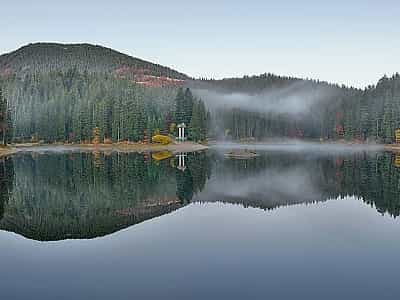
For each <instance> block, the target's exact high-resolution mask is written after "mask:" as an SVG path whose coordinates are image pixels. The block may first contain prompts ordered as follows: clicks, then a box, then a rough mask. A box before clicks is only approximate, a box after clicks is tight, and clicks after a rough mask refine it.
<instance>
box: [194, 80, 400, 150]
mask: <svg viewBox="0 0 400 300" xmlns="http://www.w3.org/2000/svg"><path fill="white" fill-rule="evenodd" d="M190 86H191V87H192V88H193V90H194V93H195V94H197V95H199V96H201V97H202V99H203V100H204V101H205V102H206V104H207V105H208V106H211V107H213V108H214V109H213V110H212V111H213V118H212V119H213V123H214V124H213V128H215V129H216V132H215V131H214V132H213V133H212V134H214V135H215V136H218V137H220V138H221V137H223V138H228V139H233V140H240V139H248V138H253V139H257V140H263V139H268V138H271V137H289V138H309V139H320V138H322V139H346V140H360V141H367V140H368V141H377V142H386V143H390V142H393V140H394V131H395V129H397V128H399V127H400V120H399V118H400V76H399V74H395V75H393V76H392V77H390V78H388V77H386V76H385V77H383V78H382V79H381V80H380V81H379V82H378V83H377V85H375V86H369V87H367V88H365V89H364V90H360V89H355V88H348V87H345V86H339V85H333V84H328V83H325V82H319V81H315V80H303V79H298V78H290V77H280V76H276V75H273V74H262V75H260V76H252V77H247V76H245V77H243V78H230V79H224V80H200V81H192V82H191V84H190Z"/></svg>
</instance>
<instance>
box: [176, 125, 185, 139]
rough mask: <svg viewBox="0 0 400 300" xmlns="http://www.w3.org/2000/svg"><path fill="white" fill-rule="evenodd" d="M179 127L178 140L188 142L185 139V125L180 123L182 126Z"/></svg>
mask: <svg viewBox="0 0 400 300" xmlns="http://www.w3.org/2000/svg"><path fill="white" fill-rule="evenodd" d="M177 127H178V137H177V138H176V139H177V140H178V141H181V142H183V141H184V140H186V137H185V128H186V125H185V123H180V124H178V126H177Z"/></svg>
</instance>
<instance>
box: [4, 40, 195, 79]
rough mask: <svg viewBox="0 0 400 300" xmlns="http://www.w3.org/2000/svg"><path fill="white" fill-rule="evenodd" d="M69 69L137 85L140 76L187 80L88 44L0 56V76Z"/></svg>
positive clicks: (40, 46)
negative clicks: (130, 78)
mask: <svg viewBox="0 0 400 300" xmlns="http://www.w3.org/2000/svg"><path fill="white" fill-rule="evenodd" d="M70 69H77V70H78V71H80V72H85V71H86V72H89V73H114V74H116V75H118V76H135V78H136V80H137V81H145V80H143V76H144V79H146V78H147V77H148V76H156V77H166V78H167V79H177V80H186V79H188V76H187V75H185V74H183V73H179V72H178V71H175V70H173V69H171V68H168V67H164V66H161V65H158V64H153V63H151V62H148V61H144V60H141V59H138V58H135V57H131V56H129V55H126V54H123V53H120V52H117V51H115V50H112V49H109V48H105V47H102V46H97V45H90V44H57V43H35V44H29V45H27V46H23V47H21V48H20V49H18V50H16V51H13V52H10V53H7V54H3V55H0V75H3V76H5V75H13V74H15V75H17V76H24V75H26V74H34V73H42V74H43V73H50V72H56V71H62V72H65V71H68V70H70Z"/></svg>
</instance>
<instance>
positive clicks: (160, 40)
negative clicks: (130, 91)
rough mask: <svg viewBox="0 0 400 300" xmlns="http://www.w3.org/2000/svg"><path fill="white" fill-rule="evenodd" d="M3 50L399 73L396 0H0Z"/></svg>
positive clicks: (196, 72) (344, 77) (346, 75)
mask: <svg viewBox="0 0 400 300" xmlns="http://www.w3.org/2000/svg"><path fill="white" fill-rule="evenodd" d="M0 11H1V13H0V53H5V52H9V51H12V50H15V49H17V48H19V47H20V46H22V45H24V44H27V43H32V42H39V41H42V42H65V43H76V42H87V43H93V44H99V45H103V46H107V47H110V48H113V49H115V50H118V51H121V52H124V53H126V54H129V55H132V56H136V57H139V58H142V59H146V60H149V61H152V62H156V63H159V64H162V65H166V66H169V67H172V68H175V69H177V70H178V71H181V72H183V73H186V74H188V75H190V76H193V77H213V78H222V77H235V76H243V75H253V74H260V73H265V72H271V73H275V74H278V75H289V76H297V77H304V78H314V79H321V80H325V81H329V82H334V83H340V84H341V83H344V84H347V85H353V86H357V87H364V86H366V85H368V84H374V83H376V81H377V80H378V79H379V78H380V77H382V76H383V75H384V74H387V75H392V74H393V73H395V72H400V53H399V52H400V1H394V0H381V1H378V0H375V1H369V0H364V1H361V0H346V1H345V0H335V1H322V0H319V1H312V0H308V1H288V0H279V1H268V0H264V1H261V0H260V1H252V0H247V1H235V0H230V1H217V0H212V1H211V0H202V1H188V0H187V1H179V0H169V1H151V0H142V1H136V0H131V1H123V0H113V1H110V0H107V1H101V0H97V1H87V0H86V1H85V0H80V1H76V0H69V1H57V0H32V1H30V0H26V1H23V0H12V1H11V0H10V1H6V0H0Z"/></svg>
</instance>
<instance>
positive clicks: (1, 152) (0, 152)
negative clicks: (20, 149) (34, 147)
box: [0, 147, 16, 157]
mask: <svg viewBox="0 0 400 300" xmlns="http://www.w3.org/2000/svg"><path fill="white" fill-rule="evenodd" d="M15 152H16V149H15V148H9V147H6V148H3V147H0V157H5V156H7V155H11V154H13V153H15Z"/></svg>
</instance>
